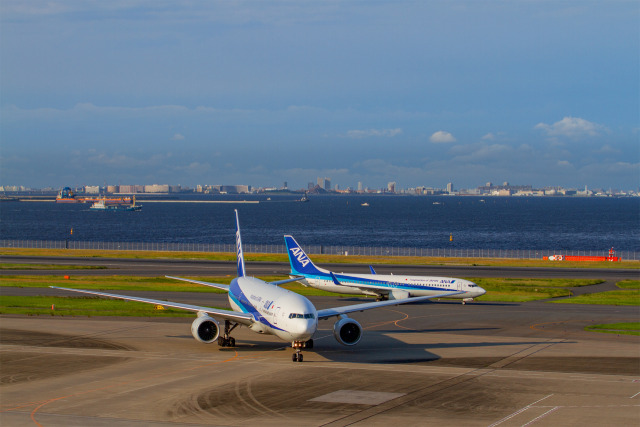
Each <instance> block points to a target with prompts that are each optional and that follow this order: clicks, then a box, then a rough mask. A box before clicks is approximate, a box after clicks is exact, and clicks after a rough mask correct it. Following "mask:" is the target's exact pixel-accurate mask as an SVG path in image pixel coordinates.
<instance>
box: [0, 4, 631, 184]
mask: <svg viewBox="0 0 640 427" xmlns="http://www.w3.org/2000/svg"><path fill="white" fill-rule="evenodd" d="M639 9H640V3H638V2H637V1H607V2H601V1H429V2H426V1H269V2H263V1H189V2H174V1H160V0H154V1H136V2H131V1H119V0H114V1H56V0H46V1H39V0H34V1H29V2H24V1H17V0H3V1H2V2H1V3H0V27H1V28H0V36H1V40H0V90H1V92H0V95H1V96H0V103H1V104H0V111H1V118H0V120H1V122H0V125H1V130H0V132H1V134H0V137H1V140H0V142H1V146H0V150H1V151H0V184H2V185H26V186H31V187H45V186H53V187H59V186H66V185H69V186H78V185H103V184H104V183H105V182H106V183H108V184H118V183H120V184H154V183H161V184H165V183H168V184H182V185H187V186H195V185H197V184H249V185H253V186H281V185H282V183H283V182H284V181H288V183H289V187H290V188H302V187H306V185H307V183H308V182H310V181H313V182H315V181H316V178H317V177H319V176H322V177H325V176H326V177H330V178H331V179H332V183H333V184H338V185H339V186H340V187H341V188H346V187H348V186H351V187H356V185H357V183H358V181H361V182H362V183H363V185H365V186H368V187H371V188H379V187H384V186H386V183H387V182H389V181H396V182H397V185H398V187H401V188H407V187H414V186H421V185H424V186H433V187H444V186H445V185H446V183H447V182H453V183H454V185H455V187H456V188H464V187H469V188H474V187H476V186H479V185H483V184H484V183H485V182H487V181H492V182H494V183H502V182H503V181H509V182H510V183H512V184H531V185H533V186H534V187H543V186H551V185H562V186H565V187H578V188H582V187H584V186H585V185H588V186H589V187H602V188H609V187H613V188H620V189H637V188H638V185H639V183H640V142H639V141H640V123H639V121H640V120H639V118H640V108H639V102H640V101H639V97H640V95H639V94H640V87H639V81H640V77H639V76H640V67H639V58H640V53H639V52H640V45H639V41H640V30H639V22H640V12H639Z"/></svg>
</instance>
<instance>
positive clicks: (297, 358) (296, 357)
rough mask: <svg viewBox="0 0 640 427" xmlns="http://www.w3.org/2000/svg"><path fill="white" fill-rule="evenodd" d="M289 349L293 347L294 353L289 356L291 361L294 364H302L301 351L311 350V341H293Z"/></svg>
mask: <svg viewBox="0 0 640 427" xmlns="http://www.w3.org/2000/svg"><path fill="white" fill-rule="evenodd" d="M291 347H293V349H294V350H295V351H296V352H295V353H293V355H292V356H291V360H293V361H294V362H302V359H303V357H302V349H303V348H313V340H312V339H310V340H309V341H294V342H292V343H291Z"/></svg>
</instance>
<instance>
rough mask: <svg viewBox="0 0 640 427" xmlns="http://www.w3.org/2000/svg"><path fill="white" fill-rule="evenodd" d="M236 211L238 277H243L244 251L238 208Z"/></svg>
mask: <svg viewBox="0 0 640 427" xmlns="http://www.w3.org/2000/svg"><path fill="white" fill-rule="evenodd" d="M234 211H235V212H236V254H237V256H238V277H244V271H245V270H244V253H243V252H242V239H241V238H240V220H239V219H238V210H237V209H234Z"/></svg>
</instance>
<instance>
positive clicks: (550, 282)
mask: <svg viewBox="0 0 640 427" xmlns="http://www.w3.org/2000/svg"><path fill="white" fill-rule="evenodd" d="M467 280H471V281H472V282H474V283H476V284H477V285H479V286H481V287H482V288H484V289H485V290H486V291H487V293H486V294H485V295H483V296H481V297H480V298H477V300H478V301H495V302H527V301H536V300H543V299H550V298H558V297H565V296H571V290H570V289H567V288H572V287H579V286H589V285H596V284H598V283H602V282H603V280H600V279H526V278H525V279H515V278H484V277H468V278H467Z"/></svg>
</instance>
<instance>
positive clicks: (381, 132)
mask: <svg viewBox="0 0 640 427" xmlns="http://www.w3.org/2000/svg"><path fill="white" fill-rule="evenodd" d="M401 133H402V129H400V128H396V129H365V130H357V129H356V130H350V131H347V137H348V138H356V139H360V138H366V137H370V136H376V137H388V138H393V137H394V136H396V135H400V134H401Z"/></svg>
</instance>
